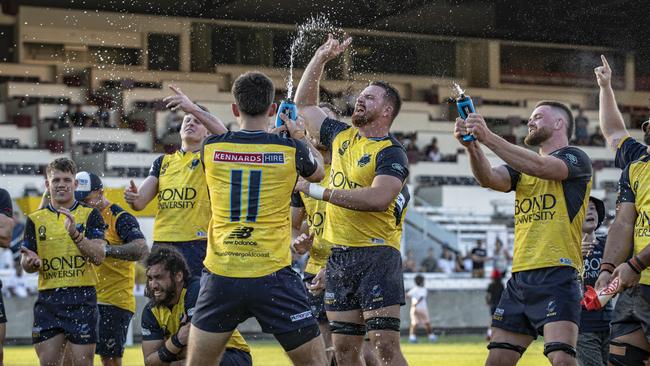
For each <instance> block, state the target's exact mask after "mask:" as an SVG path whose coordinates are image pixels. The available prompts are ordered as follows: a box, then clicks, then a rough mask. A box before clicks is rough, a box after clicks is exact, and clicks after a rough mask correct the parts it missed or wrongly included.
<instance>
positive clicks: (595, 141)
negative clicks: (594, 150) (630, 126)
mask: <svg viewBox="0 0 650 366" xmlns="http://www.w3.org/2000/svg"><path fill="white" fill-rule="evenodd" d="M646 126H647V125H646ZM589 145H591V146H605V145H607V141H606V140H605V136H603V131H601V130H600V127H598V128H596V132H594V134H593V135H591V139H590V141H589Z"/></svg>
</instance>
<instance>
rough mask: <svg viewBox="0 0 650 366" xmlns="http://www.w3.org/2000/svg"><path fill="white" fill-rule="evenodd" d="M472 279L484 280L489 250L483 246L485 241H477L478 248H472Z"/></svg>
mask: <svg viewBox="0 0 650 366" xmlns="http://www.w3.org/2000/svg"><path fill="white" fill-rule="evenodd" d="M471 253H472V254H471V255H472V277H473V278H483V277H485V262H487V260H488V257H487V250H485V248H484V245H483V240H481V239H479V240H477V241H476V246H475V247H474V248H472V252H471Z"/></svg>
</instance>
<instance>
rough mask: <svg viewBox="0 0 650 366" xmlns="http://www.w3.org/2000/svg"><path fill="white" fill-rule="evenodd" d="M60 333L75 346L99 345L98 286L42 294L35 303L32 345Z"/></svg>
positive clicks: (60, 289) (68, 288)
mask: <svg viewBox="0 0 650 366" xmlns="http://www.w3.org/2000/svg"><path fill="white" fill-rule="evenodd" d="M58 334H63V335H65V338H66V339H67V340H68V341H69V342H70V343H74V344H93V343H97V296H96V294H95V288H94V287H67V288H59V289H53V290H43V291H39V293H38V299H37V300H36V303H35V304H34V327H33V328H32V343H33V344H36V343H41V342H43V341H46V340H48V339H50V338H52V337H54V336H56V335H58Z"/></svg>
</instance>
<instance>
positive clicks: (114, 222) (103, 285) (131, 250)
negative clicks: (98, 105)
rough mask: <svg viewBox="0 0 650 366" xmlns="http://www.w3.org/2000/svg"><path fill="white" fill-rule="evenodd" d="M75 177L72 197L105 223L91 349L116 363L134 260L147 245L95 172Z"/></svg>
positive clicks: (110, 365) (129, 312) (108, 363)
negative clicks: (95, 328) (96, 321)
mask: <svg viewBox="0 0 650 366" xmlns="http://www.w3.org/2000/svg"><path fill="white" fill-rule="evenodd" d="M76 178H77V182H79V185H78V186H77V189H76V191H75V198H76V199H77V201H79V202H82V203H84V204H85V205H87V206H88V207H92V208H95V209H97V210H98V211H99V212H100V213H101V214H102V218H103V219H104V222H105V223H106V230H105V232H104V239H105V240H106V242H107V243H108V245H107V246H106V259H104V261H103V262H102V265H101V266H98V267H97V268H96V271H97V285H96V286H95V289H96V291H97V307H98V311H99V327H98V333H97V335H98V342H97V349H96V350H95V353H96V354H98V355H99V356H100V357H101V359H102V363H103V365H104V366H119V365H121V364H122V356H123V355H124V345H125V343H126V335H127V331H128V329H129V323H131V318H132V317H133V313H135V295H134V294H133V287H134V285H135V262H136V261H139V260H141V259H143V258H144V257H145V256H146V255H147V254H148V253H149V247H147V242H146V241H145V238H144V235H143V234H142V232H141V231H140V225H139V224H138V221H137V220H136V219H135V217H134V216H133V215H131V214H130V213H128V212H126V211H125V210H124V209H123V208H122V207H120V206H118V205H116V204H114V203H112V202H110V201H109V200H108V199H106V196H105V195H104V185H103V184H102V181H101V179H100V178H99V176H97V175H96V174H94V173H91V172H79V173H77V177H76Z"/></svg>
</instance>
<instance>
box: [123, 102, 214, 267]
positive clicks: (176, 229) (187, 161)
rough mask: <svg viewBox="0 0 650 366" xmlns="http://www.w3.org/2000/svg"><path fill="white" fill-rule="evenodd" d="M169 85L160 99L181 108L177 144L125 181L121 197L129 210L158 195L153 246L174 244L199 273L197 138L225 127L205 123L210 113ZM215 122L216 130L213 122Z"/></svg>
mask: <svg viewBox="0 0 650 366" xmlns="http://www.w3.org/2000/svg"><path fill="white" fill-rule="evenodd" d="M172 90H174V93H175V95H174V96H172V97H169V98H171V99H169V98H168V99H166V100H167V101H168V106H169V107H170V108H175V109H181V110H183V111H185V113H186V114H185V116H184V117H183V122H182V123H181V129H180V136H181V148H180V150H178V151H176V152H175V153H173V154H165V155H161V156H160V157H158V158H157V159H156V160H155V161H154V162H153V165H152V166H151V170H150V171H149V176H148V177H147V178H146V179H145V180H144V181H143V182H142V184H141V185H140V187H136V185H135V183H134V182H133V181H131V184H130V186H129V187H127V188H126V190H125V191H124V199H125V200H126V202H127V203H128V204H129V206H130V207H131V208H132V209H134V210H136V211H140V210H142V209H144V208H145V207H146V206H147V204H148V203H149V202H151V200H153V199H154V198H155V197H156V196H157V197H158V211H157V213H156V217H155V220H154V229H153V240H154V246H155V245H160V244H166V245H172V246H174V247H175V248H177V249H178V250H179V251H180V252H181V253H182V254H183V256H184V257H185V259H186V260H187V264H188V265H189V267H190V270H191V272H192V275H193V276H197V277H200V276H201V270H202V269H203V259H204V258H205V250H206V246H207V230H208V223H209V221H210V199H209V198H208V190H207V187H206V184H205V175H204V174H203V166H202V164H201V156H200V149H201V143H202V142H203V139H205V138H206V137H207V136H208V135H209V133H210V131H214V132H218V133H224V132H225V131H227V130H226V129H225V127H223V124H220V121H219V120H217V119H214V120H212V122H214V123H213V124H210V123H208V122H206V118H207V116H211V115H210V113H209V112H208V110H207V109H206V108H205V107H202V106H200V105H197V104H195V103H192V102H191V101H190V100H189V98H187V96H185V95H184V94H182V93H181V92H180V90H178V89H172ZM199 111H200V112H199ZM197 116H200V117H201V118H202V119H200V118H197ZM215 121H216V122H215ZM219 125H221V127H222V128H221V129H220V128H219V127H215V126H219ZM206 126H209V127H210V130H209V129H208V128H207V127H206Z"/></svg>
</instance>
